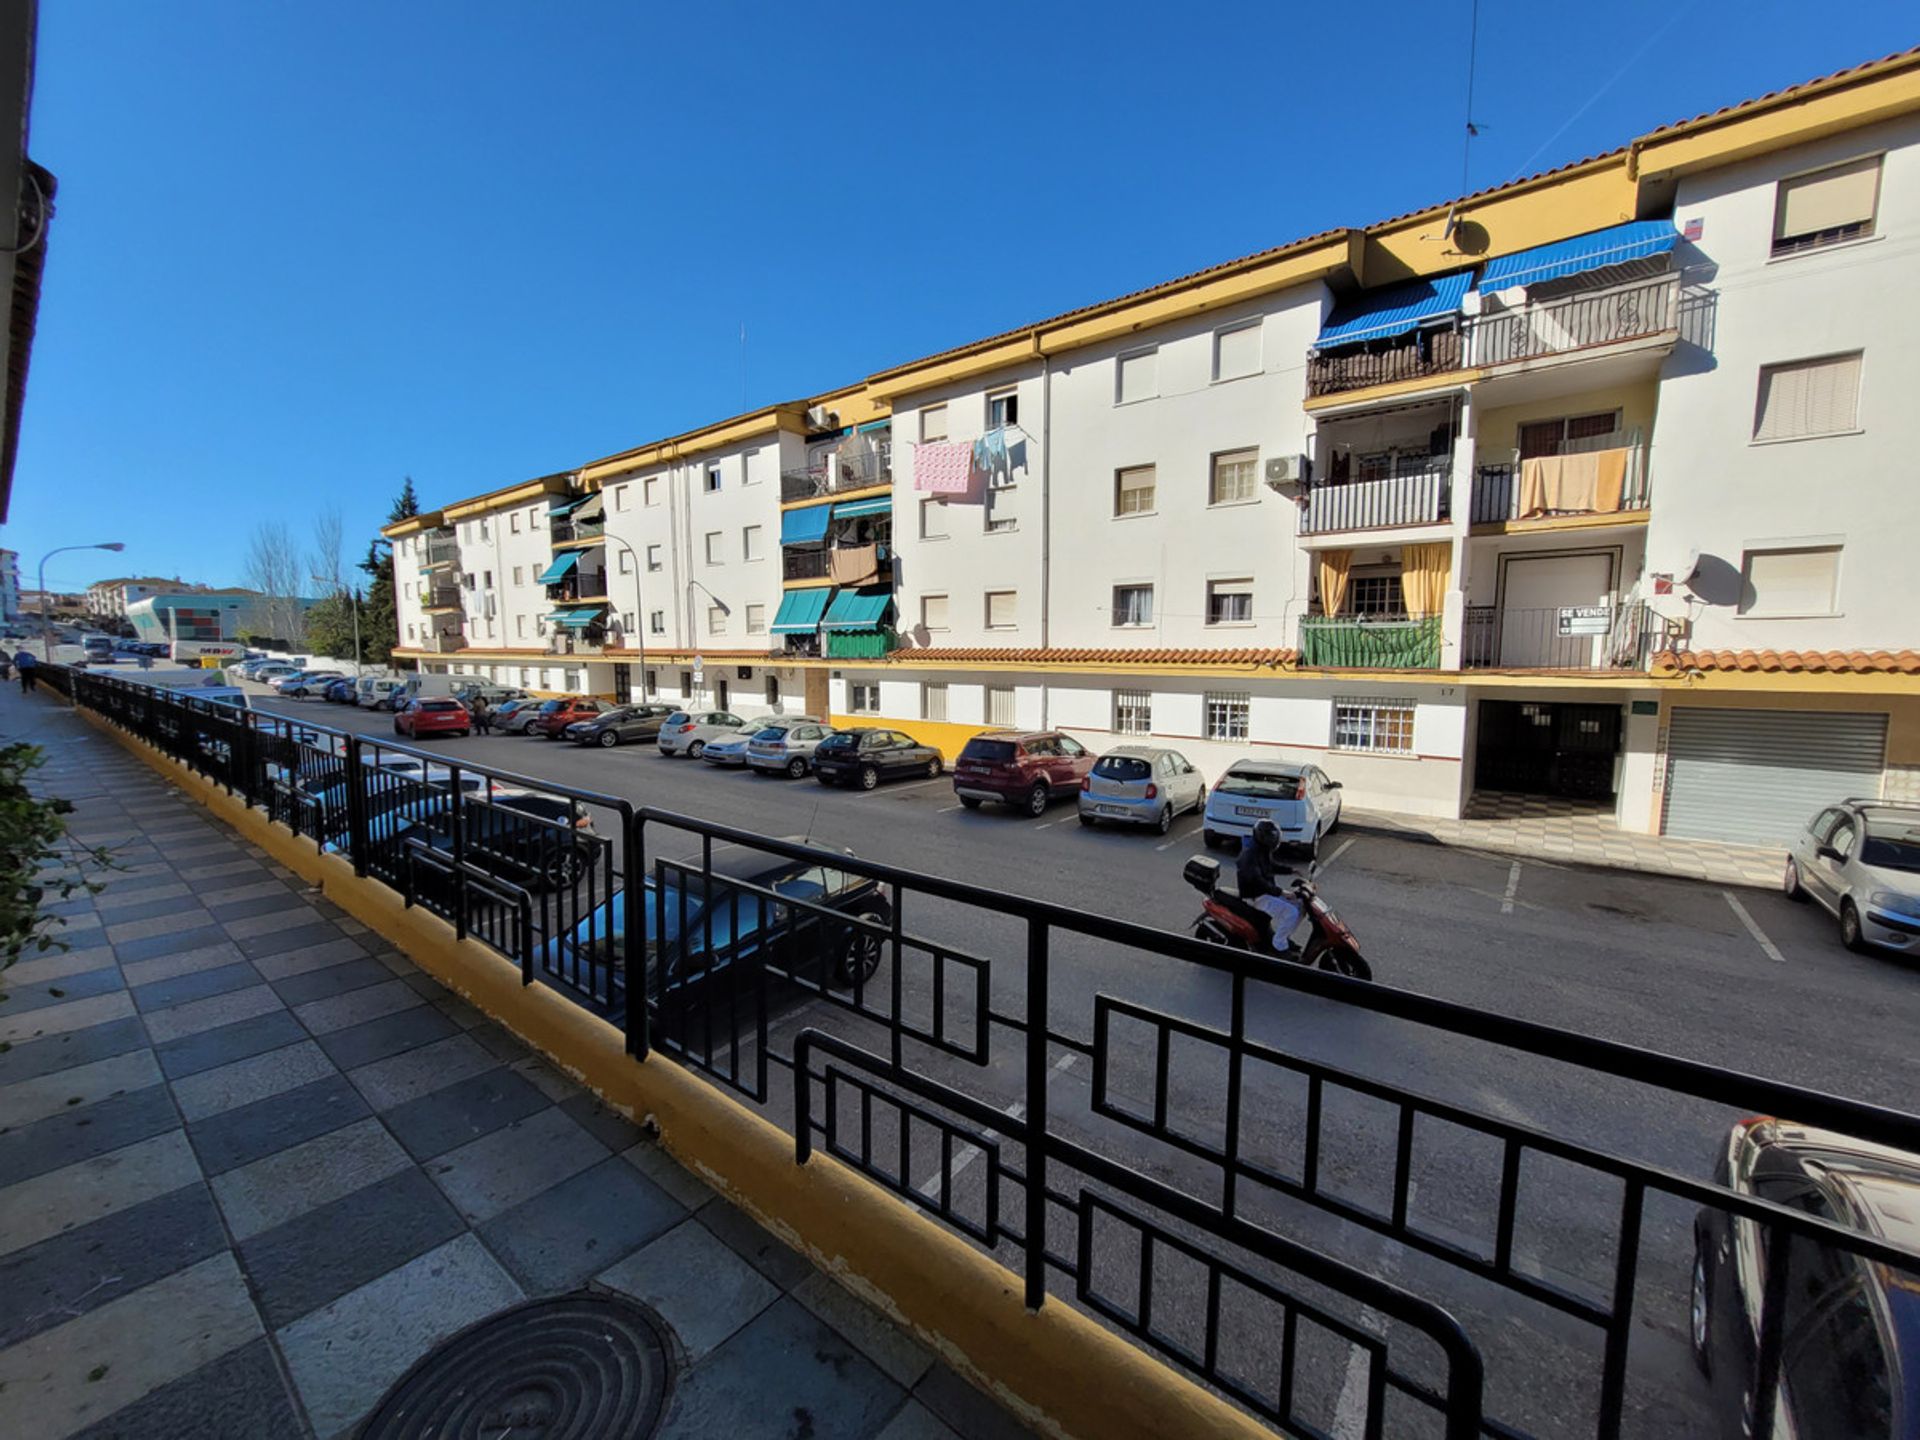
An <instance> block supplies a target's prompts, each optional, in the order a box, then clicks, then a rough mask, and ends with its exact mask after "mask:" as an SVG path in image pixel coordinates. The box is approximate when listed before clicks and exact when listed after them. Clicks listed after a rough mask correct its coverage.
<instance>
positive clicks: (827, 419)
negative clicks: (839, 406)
mask: <svg viewBox="0 0 1920 1440" xmlns="http://www.w3.org/2000/svg"><path fill="white" fill-rule="evenodd" d="M807 428H808V429H809V430H838V429H839V428H840V412H839V411H837V410H829V409H828V408H827V407H826V406H824V405H810V406H808V407H807Z"/></svg>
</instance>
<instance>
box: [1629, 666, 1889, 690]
mask: <svg viewBox="0 0 1920 1440" xmlns="http://www.w3.org/2000/svg"><path fill="white" fill-rule="evenodd" d="M1653 678H1654V679H1656V680H1658V681H1661V682H1662V683H1663V684H1665V685H1667V686H1671V687H1674V693H1675V694H1680V693H1683V692H1687V693H1695V694H1706V693H1712V692H1727V693H1739V694H1749V695H1751V694H1766V693H1773V694H1776V695H1920V675H1831V674H1808V673H1806V672H1804V671H1803V672H1801V673H1799V674H1793V673H1790V672H1786V671H1775V672H1773V673H1771V674H1767V673H1763V672H1760V671H1746V670H1702V671H1696V672H1694V674H1693V677H1692V678H1691V679H1689V678H1688V677H1687V676H1686V675H1683V674H1681V673H1680V672H1678V671H1674V670H1662V671H1657V672H1655V674H1654V677H1653Z"/></svg>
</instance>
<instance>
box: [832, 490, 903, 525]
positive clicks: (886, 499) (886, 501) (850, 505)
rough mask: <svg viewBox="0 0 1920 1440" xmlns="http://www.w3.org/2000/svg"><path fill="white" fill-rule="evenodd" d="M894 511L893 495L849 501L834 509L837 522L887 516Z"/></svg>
mask: <svg viewBox="0 0 1920 1440" xmlns="http://www.w3.org/2000/svg"><path fill="white" fill-rule="evenodd" d="M892 510H893V497H892V496H891V495H875V496H873V497H871V498H870V499H866V500H849V501H847V502H846V503H845V504H844V505H836V506H834V507H833V518H834V519H836V520H857V519H859V518H860V517H861V516H862V515H886V514H889V513H890V512H891V511H892Z"/></svg>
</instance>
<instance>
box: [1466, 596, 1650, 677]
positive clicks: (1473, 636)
mask: <svg viewBox="0 0 1920 1440" xmlns="http://www.w3.org/2000/svg"><path fill="white" fill-rule="evenodd" d="M1674 635H1675V622H1673V621H1671V620H1668V619H1667V618H1665V617H1664V616H1661V615H1657V614H1655V613H1654V612H1653V611H1652V610H1651V609H1650V608H1648V607H1647V605H1645V604H1644V603H1638V602H1636V603H1633V604H1625V605H1623V604H1618V603H1614V602H1610V601H1609V602H1603V603H1601V604H1597V605H1562V606H1556V607H1547V608H1530V609H1502V608H1500V607H1497V606H1493V605H1469V606H1468V607H1467V611H1466V617H1465V623H1464V625H1463V626H1462V628H1461V634H1460V663H1461V666H1462V668H1464V669H1468V670H1579V671H1609V670H1610V671H1633V670H1645V669H1646V668H1647V664H1648V661H1649V660H1650V659H1651V658H1652V657H1653V655H1654V654H1655V653H1656V652H1657V651H1659V650H1661V649H1663V648H1665V647H1666V646H1667V645H1668V644H1670V643H1671V642H1672V640H1673V638H1674Z"/></svg>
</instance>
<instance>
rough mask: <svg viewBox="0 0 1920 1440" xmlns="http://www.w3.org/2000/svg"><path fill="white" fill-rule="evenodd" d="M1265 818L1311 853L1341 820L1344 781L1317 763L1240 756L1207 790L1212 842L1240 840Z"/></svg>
mask: <svg viewBox="0 0 1920 1440" xmlns="http://www.w3.org/2000/svg"><path fill="white" fill-rule="evenodd" d="M1262 820H1271V821H1273V823H1274V824H1276V825H1278V826H1279V827H1280V839H1281V842H1282V843H1283V844H1287V845H1292V846H1295V847H1296V848H1298V849H1301V850H1304V851H1306V852H1307V853H1309V854H1311V853H1313V852H1314V851H1315V850H1317V849H1318V848H1319V846H1320V837H1321V836H1323V835H1326V834H1328V833H1329V832H1331V831H1332V830H1333V829H1334V828H1335V827H1336V826H1337V825H1339V823H1340V782H1339V781H1338V780H1332V779H1329V778H1328V777H1327V773H1326V771H1324V770H1322V769H1321V768H1320V767H1319V766H1318V765H1302V764H1296V763H1294V762H1292V761H1287V760H1236V761H1234V762H1233V764H1231V765H1229V766H1228V767H1227V773H1226V774H1224V775H1222V776H1221V777H1220V779H1219V781H1218V783H1216V784H1215V785H1214V787H1213V793H1212V794H1210V795H1208V796H1207V809H1206V821H1205V824H1206V832H1205V834H1204V835H1203V836H1202V838H1203V839H1204V840H1205V841H1206V843H1207V845H1208V846H1209V847H1212V846H1214V845H1232V844H1237V843H1238V842H1239V841H1240V840H1241V838H1242V837H1244V836H1247V835H1251V834H1252V833H1253V827H1254V826H1255V825H1258V824H1259V823H1260V822H1261V821H1262Z"/></svg>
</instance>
